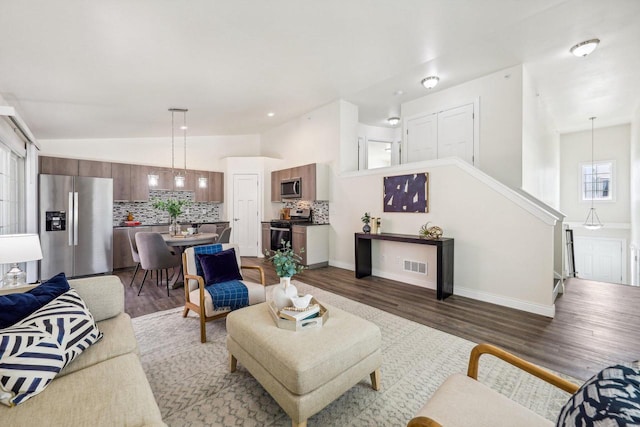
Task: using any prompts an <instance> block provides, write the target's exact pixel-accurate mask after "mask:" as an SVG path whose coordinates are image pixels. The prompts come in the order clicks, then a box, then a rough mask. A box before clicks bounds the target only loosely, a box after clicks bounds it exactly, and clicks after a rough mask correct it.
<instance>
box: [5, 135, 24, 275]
mask: <svg viewBox="0 0 640 427" xmlns="http://www.w3.org/2000/svg"><path fill="white" fill-rule="evenodd" d="M24 181H25V179H24V158H22V157H18V156H17V155H16V154H15V153H13V152H11V151H10V150H9V148H8V147H7V146H6V145H4V144H3V143H2V142H0V234H15V233H23V232H24ZM10 267H11V266H10V265H0V278H1V277H2V276H4V274H5V273H6V272H7V271H8V270H9V268H10Z"/></svg>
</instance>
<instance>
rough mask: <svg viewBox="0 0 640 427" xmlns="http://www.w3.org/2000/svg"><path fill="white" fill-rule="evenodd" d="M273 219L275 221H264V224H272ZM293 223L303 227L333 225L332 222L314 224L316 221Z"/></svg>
mask: <svg viewBox="0 0 640 427" xmlns="http://www.w3.org/2000/svg"><path fill="white" fill-rule="evenodd" d="M271 221H273V220H269V221H262V224H270V223H271ZM291 225H299V226H301V227H313V226H316V225H331V224H329V223H328V222H327V223H326V224H314V223H311V222H297V223H294V224H291Z"/></svg>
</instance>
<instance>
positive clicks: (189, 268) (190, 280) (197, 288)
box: [182, 243, 266, 343]
mask: <svg viewBox="0 0 640 427" xmlns="http://www.w3.org/2000/svg"><path fill="white" fill-rule="evenodd" d="M230 248H233V249H234V250H235V252H236V262H237V263H238V266H240V271H242V270H243V269H244V270H246V269H252V270H258V272H259V273H260V283H254V282H251V281H248V280H244V279H243V280H242V283H244V285H245V286H246V287H247V290H248V291H249V305H253V304H258V303H261V302H265V301H266V289H265V277H264V271H263V270H262V267H259V266H243V265H242V264H241V260H240V252H239V249H238V245H236V244H235V243H230V244H223V245H222V250H227V249H230ZM182 269H183V273H184V300H185V303H184V311H183V312H182V317H187V314H189V310H191V311H193V312H194V313H196V314H197V315H198V316H200V341H201V342H203V343H204V342H206V341H207V330H206V322H208V321H209V320H215V319H219V318H221V317H226V315H227V314H229V313H230V312H231V310H229V308H228V307H214V305H213V300H212V298H211V295H210V294H209V292H208V291H207V290H206V289H205V286H206V285H205V281H204V277H202V276H199V275H198V273H197V269H196V256H195V247H192V248H187V249H186V250H185V251H184V253H183V254H182Z"/></svg>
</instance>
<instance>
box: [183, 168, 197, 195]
mask: <svg viewBox="0 0 640 427" xmlns="http://www.w3.org/2000/svg"><path fill="white" fill-rule="evenodd" d="M183 173H184V171H183ZM182 190H183V191H196V171H192V170H189V169H187V173H186V174H185V180H184V187H183V188H182Z"/></svg>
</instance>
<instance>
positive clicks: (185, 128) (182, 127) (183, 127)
mask: <svg viewBox="0 0 640 427" xmlns="http://www.w3.org/2000/svg"><path fill="white" fill-rule="evenodd" d="M180 129H182V130H187V129H189V128H188V127H187V126H185V125H182V126H180Z"/></svg>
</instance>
